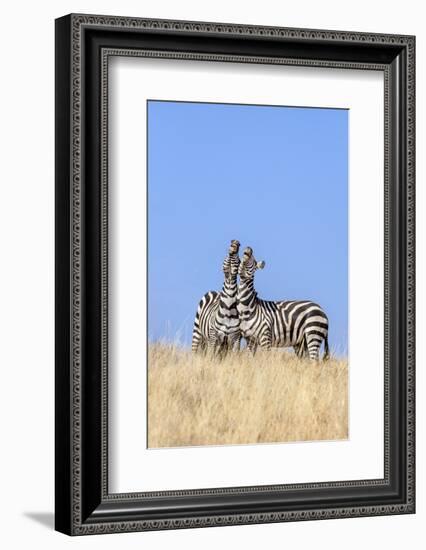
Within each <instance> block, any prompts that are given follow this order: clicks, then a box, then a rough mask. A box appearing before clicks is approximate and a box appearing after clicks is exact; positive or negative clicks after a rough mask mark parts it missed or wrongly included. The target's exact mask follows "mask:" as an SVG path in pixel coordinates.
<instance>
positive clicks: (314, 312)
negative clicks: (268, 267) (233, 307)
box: [237, 247, 329, 360]
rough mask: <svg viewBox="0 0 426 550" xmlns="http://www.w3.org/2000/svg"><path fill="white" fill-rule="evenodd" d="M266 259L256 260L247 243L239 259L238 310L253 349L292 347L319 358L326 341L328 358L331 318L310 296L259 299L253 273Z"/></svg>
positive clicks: (243, 333) (243, 328) (326, 356)
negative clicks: (304, 298)
mask: <svg viewBox="0 0 426 550" xmlns="http://www.w3.org/2000/svg"><path fill="white" fill-rule="evenodd" d="M264 267H265V262H264V261H261V262H257V261H256V259H255V257H254V255H253V250H252V249H251V248H250V247H247V248H246V249H245V250H244V254H243V257H242V260H241V263H240V267H239V270H238V274H239V276H240V283H239V285H238V291H237V311H238V315H239V318H240V331H241V335H242V336H243V337H244V338H245V339H246V341H247V347H248V348H249V350H250V351H252V352H253V353H254V352H255V351H256V349H257V347H258V346H260V348H262V349H266V350H269V349H271V347H293V348H294V351H295V352H296V355H297V356H298V357H305V356H308V357H309V358H310V359H314V360H318V359H319V351H320V347H321V343H322V342H323V341H324V357H323V360H327V359H328V358H329V348H328V318H327V315H326V314H325V313H324V311H323V310H322V308H321V307H320V306H319V305H318V304H316V303H314V302H311V301H309V300H304V301H300V300H298V301H285V302H273V301H267V300H260V299H259V298H258V297H257V292H256V291H255V289H254V274H255V272H256V270H257V269H263V268H264Z"/></svg>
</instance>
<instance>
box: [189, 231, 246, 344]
mask: <svg viewBox="0 0 426 550" xmlns="http://www.w3.org/2000/svg"><path fill="white" fill-rule="evenodd" d="M239 248H240V243H239V242H238V241H235V240H233V241H231V245H230V247H229V251H228V255H227V256H226V258H225V260H224V261H223V265H222V269H223V272H224V275H225V278H224V283H223V287H222V291H221V292H215V291H210V292H207V293H206V294H204V296H203V297H202V298H201V301H200V303H199V305H198V309H197V313H196V315H195V321H194V329H193V332H192V351H193V352H198V351H209V352H212V353H219V354H223V353H226V352H227V351H229V350H234V351H235V350H238V349H239V348H240V340H241V335H240V328H239V324H240V323H239V317H238V312H237V276H238V268H239V265H240V258H239V256H238V251H239Z"/></svg>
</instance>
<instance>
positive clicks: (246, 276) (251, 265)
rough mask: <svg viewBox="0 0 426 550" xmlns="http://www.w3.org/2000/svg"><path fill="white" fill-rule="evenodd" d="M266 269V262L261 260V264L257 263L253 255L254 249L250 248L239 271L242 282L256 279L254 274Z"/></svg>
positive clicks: (245, 253)
mask: <svg viewBox="0 0 426 550" xmlns="http://www.w3.org/2000/svg"><path fill="white" fill-rule="evenodd" d="M264 267H265V262H264V261H263V260H261V261H260V262H257V261H256V258H255V257H254V255H253V249H252V248H250V246H248V247H247V248H246V249H245V250H244V254H243V258H242V260H241V263H240V267H239V269H238V275H239V276H240V278H241V280H242V281H244V280H250V279H254V274H255V273H256V270H257V269H263V268H264Z"/></svg>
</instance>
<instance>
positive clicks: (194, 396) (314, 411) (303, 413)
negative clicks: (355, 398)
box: [148, 344, 348, 447]
mask: <svg viewBox="0 0 426 550" xmlns="http://www.w3.org/2000/svg"><path fill="white" fill-rule="evenodd" d="M148 365H149V367H148V445H149V447H181V446H187V445H230V444H243V443H245V444H248V443H273V442H285V441H313V440H333V439H347V437H348V365H347V361H346V360H341V359H330V360H329V361H328V362H325V363H323V362H319V363H315V362H311V361H309V360H300V359H297V358H296V357H295V356H294V355H293V354H292V353H287V352H283V351H272V352H269V353H268V352H258V353H257V354H256V355H255V356H254V357H253V356H251V355H250V354H249V353H248V352H247V351H241V352H239V353H234V354H230V355H228V356H227V357H226V358H225V359H224V360H222V361H219V360H217V359H215V358H212V357H209V356H199V355H194V354H192V353H191V351H189V350H186V349H183V348H180V347H177V346H173V345H164V344H153V345H151V346H150V349H149V362H148Z"/></svg>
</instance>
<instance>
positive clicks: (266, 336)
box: [260, 330, 272, 351]
mask: <svg viewBox="0 0 426 550" xmlns="http://www.w3.org/2000/svg"><path fill="white" fill-rule="evenodd" d="M260 347H261V348H262V349H264V350H267V351H270V349H271V347H272V338H271V333H270V331H269V330H265V331H264V332H263V333H262V334H261V336H260Z"/></svg>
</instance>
